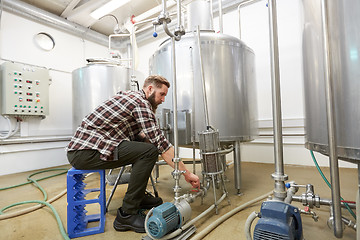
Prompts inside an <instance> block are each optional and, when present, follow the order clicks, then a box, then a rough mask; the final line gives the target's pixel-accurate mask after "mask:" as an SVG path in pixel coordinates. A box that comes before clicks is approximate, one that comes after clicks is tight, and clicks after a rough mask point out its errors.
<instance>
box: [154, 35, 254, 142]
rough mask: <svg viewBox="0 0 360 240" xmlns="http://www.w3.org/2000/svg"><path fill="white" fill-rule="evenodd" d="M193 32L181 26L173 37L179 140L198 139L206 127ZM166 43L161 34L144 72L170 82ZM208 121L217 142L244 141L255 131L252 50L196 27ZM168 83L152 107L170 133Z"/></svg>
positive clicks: (170, 117) (167, 46)
mask: <svg viewBox="0 0 360 240" xmlns="http://www.w3.org/2000/svg"><path fill="white" fill-rule="evenodd" d="M196 34H197V33H193V32H187V33H186V34H185V35H184V36H182V38H181V40H180V41H177V42H176V43H175V56H176V79H177V104H178V107H177V108H178V129H179V131H178V135H179V144H181V145H186V144H190V143H191V142H192V136H195V141H196V142H198V141H199V139H198V134H197V133H198V132H200V131H204V130H206V127H207V126H206V124H205V110H204V100H203V99H204V98H203V93H202V92H203V91H202V87H203V84H202V80H201V79H202V78H201V71H200V58H199V56H200V54H199V49H198V43H197V36H196ZM171 48H172V44H171V39H167V40H165V41H164V42H163V43H162V44H161V45H160V46H159V48H158V49H157V50H156V52H155V53H154V54H153V55H152V57H151V58H150V61H149V66H150V74H159V75H162V76H164V77H166V78H167V79H168V80H169V82H170V84H172V82H173V80H172V71H173V69H172V60H171V59H172V58H171V52H172V49H171ZM200 49H201V57H202V62H203V69H204V78H205V90H206V97H207V105H208V115H209V123H210V125H211V126H212V127H214V128H216V129H218V130H219V137H220V141H221V142H233V141H242V142H244V141H250V140H252V139H253V138H254V136H255V135H256V134H257V125H256V120H257V104H256V89H255V87H256V85H255V66H254V61H255V60H254V58H255V56H254V52H253V51H252V50H251V49H250V48H249V47H248V46H246V45H245V44H244V43H243V42H242V41H240V40H239V39H237V38H235V37H232V36H228V35H225V34H221V33H214V31H209V30H202V31H200ZM172 94H173V92H172V88H171V86H170V89H169V92H168V96H167V97H166V100H165V102H164V103H163V104H161V105H160V106H159V108H158V110H157V115H158V118H159V120H160V122H161V126H162V128H163V129H165V130H167V131H166V132H167V134H168V137H169V138H170V139H172V137H173V136H172V131H171V130H172V128H173V126H171V124H172V118H173V116H172V115H173V114H172Z"/></svg>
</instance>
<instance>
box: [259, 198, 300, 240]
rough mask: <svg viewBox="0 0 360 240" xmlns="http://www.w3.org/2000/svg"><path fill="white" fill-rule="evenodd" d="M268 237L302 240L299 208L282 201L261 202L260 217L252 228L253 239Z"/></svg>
mask: <svg viewBox="0 0 360 240" xmlns="http://www.w3.org/2000/svg"><path fill="white" fill-rule="evenodd" d="M268 239H274V240H287V239H288V240H302V224H301V217H300V211H299V209H298V208H296V207H294V206H292V205H290V204H287V203H284V202H278V201H266V202H263V203H262V205H261V210H260V219H259V221H258V222H257V224H256V226H255V230H254V240H268Z"/></svg>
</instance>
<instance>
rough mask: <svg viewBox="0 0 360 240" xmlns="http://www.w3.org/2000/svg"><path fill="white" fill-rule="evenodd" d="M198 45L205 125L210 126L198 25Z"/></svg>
mask: <svg viewBox="0 0 360 240" xmlns="http://www.w3.org/2000/svg"><path fill="white" fill-rule="evenodd" d="M196 31H197V45H198V51H199V61H200V74H201V83H202V89H201V90H202V93H203V101H204V113H205V125H206V127H207V128H208V127H209V126H210V122H209V110H208V105H207V98H206V86H205V75H204V66H203V59H202V55H201V42H200V27H199V25H198V26H197V29H196Z"/></svg>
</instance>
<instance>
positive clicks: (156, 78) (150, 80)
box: [143, 75, 170, 88]
mask: <svg viewBox="0 0 360 240" xmlns="http://www.w3.org/2000/svg"><path fill="white" fill-rule="evenodd" d="M151 84H154V85H155V86H156V87H157V88H161V87H162V85H163V84H164V85H165V86H167V87H168V88H169V87H170V83H169V81H168V80H167V79H166V78H164V77H162V76H160V75H150V76H148V77H147V78H146V79H145V81H144V86H143V88H146V87H147V86H149V85H151Z"/></svg>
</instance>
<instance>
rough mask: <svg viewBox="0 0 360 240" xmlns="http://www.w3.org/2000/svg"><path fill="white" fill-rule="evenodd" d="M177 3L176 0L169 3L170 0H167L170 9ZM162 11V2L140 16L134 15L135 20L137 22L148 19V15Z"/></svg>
mask: <svg viewBox="0 0 360 240" xmlns="http://www.w3.org/2000/svg"><path fill="white" fill-rule="evenodd" d="M175 4H176V2H174V1H171V2H170V3H169V1H167V6H166V8H167V9H169V8H171V7H172V6H174V5H175ZM161 11H162V5H161V4H160V5H158V6H156V7H154V8H152V9H150V10H148V11H146V12H144V13H142V14H140V15H139V16H136V17H134V20H135V22H141V21H142V20H144V19H147V18H148V17H151V16H152V15H154V14H156V13H159V12H161Z"/></svg>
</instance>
